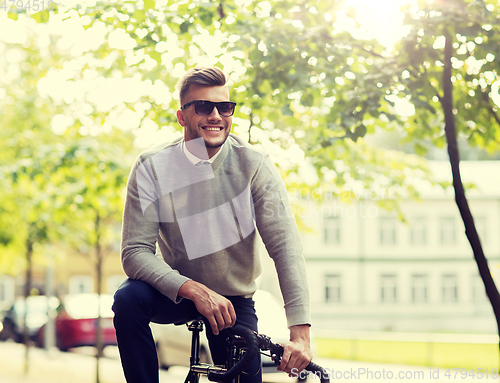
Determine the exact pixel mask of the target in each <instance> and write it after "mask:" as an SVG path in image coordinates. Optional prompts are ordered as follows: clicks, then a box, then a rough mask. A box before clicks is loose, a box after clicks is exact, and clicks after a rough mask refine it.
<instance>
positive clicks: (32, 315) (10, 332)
mask: <svg viewBox="0 0 500 383" xmlns="http://www.w3.org/2000/svg"><path fill="white" fill-rule="evenodd" d="M27 302H28V304H27V306H28V311H27V314H26V326H27V328H28V334H29V336H30V339H31V340H35V337H36V335H37V333H38V331H39V329H40V328H41V327H42V326H43V325H44V324H45V323H47V321H48V320H49V316H48V312H49V309H52V310H55V309H56V308H57V306H59V299H57V298H56V297H51V298H48V297H46V296H45V295H37V296H30V297H28V298H27ZM24 319H25V299H24V298H17V299H16V300H15V302H14V304H13V305H12V307H11V308H10V309H8V310H7V311H6V312H5V313H4V316H3V320H2V325H1V326H0V327H1V331H0V340H8V339H13V340H14V341H16V342H19V343H20V342H23V340H24V339H23V338H24Z"/></svg>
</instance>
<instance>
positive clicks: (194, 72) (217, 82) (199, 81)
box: [177, 67, 227, 104]
mask: <svg viewBox="0 0 500 383" xmlns="http://www.w3.org/2000/svg"><path fill="white" fill-rule="evenodd" d="M226 82H227V79H226V75H225V74H224V72H223V71H222V70H221V69H220V68H218V67H211V68H191V69H189V70H188V71H187V73H186V74H185V75H184V76H183V77H182V78H181V79H180V80H179V82H178V83H177V89H178V90H179V102H180V103H181V104H182V100H184V97H186V94H187V92H188V91H189V87H190V86H191V85H200V86H224V85H226Z"/></svg>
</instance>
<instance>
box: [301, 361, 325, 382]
mask: <svg viewBox="0 0 500 383" xmlns="http://www.w3.org/2000/svg"><path fill="white" fill-rule="evenodd" d="M306 370H307V371H311V372H313V373H314V374H315V375H316V376H317V375H318V374H319V379H320V381H321V383H330V374H329V373H328V371H327V370H325V369H324V368H323V367H321V366H320V365H317V364H316V363H314V362H310V363H309V364H308V365H307V367H306Z"/></svg>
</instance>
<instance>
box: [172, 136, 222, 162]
mask: <svg viewBox="0 0 500 383" xmlns="http://www.w3.org/2000/svg"><path fill="white" fill-rule="evenodd" d="M185 142H186V141H184V140H182V151H183V152H184V154H185V155H186V157H187V158H188V160H189V161H191V163H192V164H193V165H196V164H197V163H198V162H205V161H208V162H210V163H213V162H214V161H215V159H216V158H217V156H218V155H219V154H220V152H222V147H223V146H224V144H222V145H221V146H220V148H219V150H218V151H217V153H215V154H214V155H213V156H212V158H209V159H208V160H204V159H203V158H199V157H196V156H195V155H194V154H193V153H191V152H190V151H189V150H188V149H187V148H186V145H185Z"/></svg>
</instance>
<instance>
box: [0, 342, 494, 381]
mask: <svg viewBox="0 0 500 383" xmlns="http://www.w3.org/2000/svg"><path fill="white" fill-rule="evenodd" d="M91 352H92V349H90V348H82V349H77V350H75V351H74V352H60V351H58V350H54V351H51V352H47V351H45V350H42V349H37V348H31V349H30V370H29V372H28V374H27V375H24V374H23V366H24V346H23V345H21V344H16V343H12V342H0V383H49V382H50V383H94V382H95V366H96V364H95V359H94V358H93V357H92V356H90V353H91ZM105 354H106V357H105V358H103V359H101V363H100V370H101V373H100V377H101V379H100V382H101V383H125V379H124V377H123V373H122V370H121V366H120V361H119V358H118V353H117V349H116V348H115V347H107V348H106V350H105ZM317 362H318V363H319V364H321V365H322V366H323V367H324V368H325V369H327V371H328V372H329V373H330V374H331V381H332V382H334V381H358V382H375V381H376V382H390V381H396V380H397V381H402V380H407V381H418V382H421V383H423V382H426V383H427V382H429V383H430V382H432V383H445V382H448V383H450V382H455V383H459V382H460V383H472V382H475V383H478V382H479V383H481V382H485V381H489V382H493V381H498V373H497V374H494V375H493V376H492V374H491V371H488V373H487V372H486V371H482V370H481V371H472V372H471V371H467V372H466V371H460V370H458V369H454V370H453V369H447V368H439V369H438V368H429V367H419V366H399V365H387V364H377V363H367V362H354V361H344V360H333V359H318V360H317ZM186 372H187V368H185V367H172V368H170V369H169V370H168V372H167V371H161V372H160V383H166V382H169V383H182V382H184V378H185V376H186ZM202 381H203V382H204V383H206V382H208V380H206V379H202ZM264 381H266V382H271V381H272V382H277V383H291V382H294V381H295V380H294V379H291V378H289V377H287V376H286V375H285V374H281V373H277V374H267V375H265V376H264ZM315 381H316V382H319V380H316V379H314V378H313V377H312V378H311V377H310V379H309V382H315Z"/></svg>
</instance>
